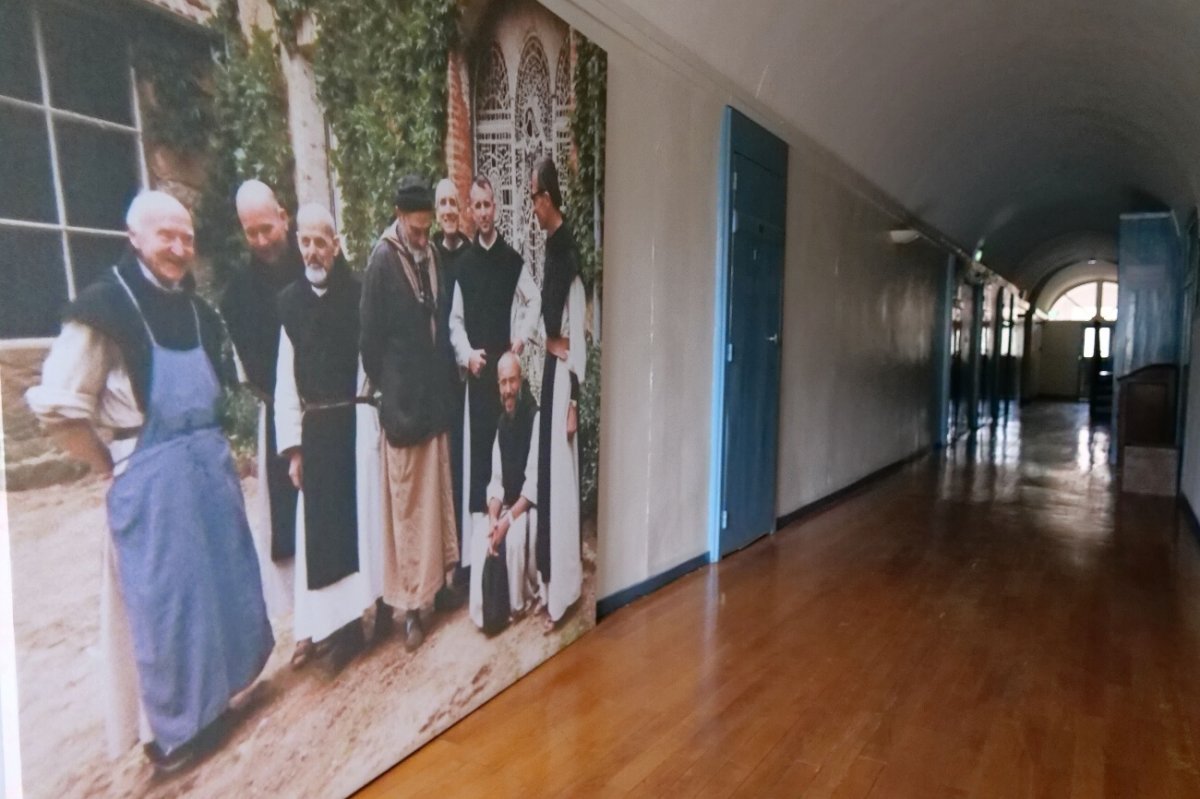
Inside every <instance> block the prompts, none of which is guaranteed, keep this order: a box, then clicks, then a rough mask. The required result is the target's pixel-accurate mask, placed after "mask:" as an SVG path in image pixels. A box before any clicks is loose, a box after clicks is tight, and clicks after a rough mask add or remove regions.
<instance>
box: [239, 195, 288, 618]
mask: <svg viewBox="0 0 1200 799" xmlns="http://www.w3.org/2000/svg"><path fill="white" fill-rule="evenodd" d="M236 202H237V215H238V221H240V222H241V225H242V232H243V233H244V234H245V237H246V248H247V250H248V251H249V258H248V259H247V262H246V263H245V264H244V265H243V266H241V267H240V268H239V269H238V270H237V271H236V272H235V273H234V274H233V275H232V276H231V277H230V279H229V285H228V286H227V287H226V289H225V293H224V295H223V297H222V299H221V315H222V316H223V317H225V324H226V325H227V326H228V328H229V336H230V338H232V339H233V347H234V352H235V353H236V355H237V362H238V366H239V367H240V368H239V370H238V371H239V376H240V378H241V381H242V383H243V385H245V386H246V387H248V388H249V389H250V391H251V392H252V393H253V394H254V396H255V397H256V398H257V399H258V400H259V412H258V479H259V482H258V484H259V486H260V487H261V490H260V491H259V494H258V497H259V500H258V505H257V506H256V508H255V513H254V516H255V520H256V524H255V528H256V530H255V535H256V537H255V546H256V547H257V549H258V556H259V562H260V564H261V566H262V582H263V589H264V591H265V593H266V600H267V610H268V612H269V613H270V615H271V617H272V618H276V619H277V618H279V617H281V616H284V615H286V614H287V613H290V612H291V611H292V609H293V606H292V585H293V582H294V574H293V556H294V555H295V552H296V489H295V486H293V485H292V481H291V480H290V479H289V478H288V463H287V461H286V460H285V459H284V458H281V457H279V455H278V447H277V446H276V443H275V410H274V406H273V400H272V398H273V397H274V395H275V366H276V362H277V360H278V357H279V314H278V311H277V309H276V300H277V297H278V295H279V292H280V291H282V290H283V289H284V288H285V287H287V286H289V285H291V284H292V283H294V282H295V281H297V280H299V279H301V278H302V277H303V276H304V262H303V260H302V259H301V257H300V251H299V249H298V248H297V245H296V238H295V236H294V235H292V233H291V225H290V221H289V219H288V214H287V211H286V210H284V208H283V207H282V206H281V205H280V204H279V201H278V200H277V199H276V197H275V192H274V191H273V190H272V189H271V187H270V186H268V185H267V184H265V183H263V182H262V181H261V180H247V181H246V182H245V183H243V184H242V185H241V186H240V187H239V188H238V192H237V200H236Z"/></svg>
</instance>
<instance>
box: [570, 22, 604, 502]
mask: <svg viewBox="0 0 1200 799" xmlns="http://www.w3.org/2000/svg"><path fill="white" fill-rule="evenodd" d="M571 42H572V45H573V47H574V48H575V70H574V75H573V76H572V79H573V81H572V82H573V83H574V89H575V107H574V108H573V109H572V111H571V136H572V138H573V139H574V140H575V156H576V158H575V164H574V166H575V169H572V170H568V174H567V180H566V185H565V187H564V189H565V192H564V193H565V197H564V203H563V204H564V208H563V210H564V215H565V216H566V218H567V221H568V222H569V223H570V225H571V229H572V230H573V231H574V232H575V241H576V243H577V244H578V246H579V258H580V277H581V278H582V279H583V283H584V287H585V288H586V289H587V291H588V293H589V294H590V295H592V296H594V297H599V296H600V292H601V291H602V288H603V282H604V281H603V276H604V271H603V264H604V262H603V258H604V253H603V251H602V248H601V233H602V229H601V225H602V223H603V220H604V132H605V125H604V123H605V118H606V109H607V88H608V56H607V54H605V52H604V51H603V50H602V49H600V47H598V46H597V45H595V44H593V43H592V42H590V41H588V40H587V39H586V38H584V37H583V36H581V35H579V34H578V33H576V32H575V31H574V30H572V31H571ZM593 307H594V308H597V309H598V308H599V306H598V305H594V306H593ZM579 466H580V474H579V491H580V505H581V510H582V512H583V515H584V517H585V518H587V517H590V516H591V515H592V514H593V513H594V512H595V510H596V505H597V501H598V499H599V497H598V491H599V484H600V342H599V341H590V340H589V341H588V363H587V380H585V381H584V383H583V386H582V388H581V391H580V399H579Z"/></svg>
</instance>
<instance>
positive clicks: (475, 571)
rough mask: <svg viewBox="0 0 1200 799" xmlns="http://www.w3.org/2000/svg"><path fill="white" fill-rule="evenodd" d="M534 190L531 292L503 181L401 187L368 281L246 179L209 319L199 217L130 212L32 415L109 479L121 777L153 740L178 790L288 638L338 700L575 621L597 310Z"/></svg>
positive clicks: (313, 217)
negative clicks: (252, 422) (240, 438)
mask: <svg viewBox="0 0 1200 799" xmlns="http://www.w3.org/2000/svg"><path fill="white" fill-rule="evenodd" d="M529 186H530V188H529V192H530V197H529V202H530V203H531V205H532V209H533V213H534V216H535V218H536V220H537V226H538V227H539V228H540V229H541V231H543V232H544V235H545V237H546V238H545V262H544V268H543V269H542V270H541V274H540V280H539V279H538V277H539V276H538V275H537V274H536V270H535V269H534V268H533V265H532V264H531V263H529V262H528V261H527V259H526V257H524V256H523V255H522V254H521V253H520V252H519V251H518V250H517V249H515V248H514V247H513V245H512V244H511V243H510V242H507V241H505V240H504V237H503V236H502V235H501V233H500V231H499V229H498V228H497V224H496V216H497V208H496V189H495V188H494V187H493V186H492V183H491V182H490V181H489V179H488V178H487V177H486V176H477V177H475V178H474V179H473V180H472V182H471V184H470V187H469V191H467V193H466V195H467V196H465V197H463V196H461V195H460V190H459V187H457V186H456V185H455V184H454V183H453V182H452V181H450V180H449V179H446V180H443V181H441V182H440V183H438V184H436V186H434V185H431V182H430V181H427V180H424V179H423V178H420V177H417V176H406V177H401V178H399V179H398V180H397V182H396V186H395V192H394V197H393V206H394V218H393V219H392V220H391V221H390V223H389V224H388V225H387V226H386V227H385V228H384V229H383V230H382V231H381V232H380V234H379V237H378V239H377V241H376V242H375V244H374V246H373V248H372V249H371V251H370V253H369V254H367V255H366V257H365V258H364V259H362V260H361V262H359V263H354V264H352V263H351V262H350V261H349V260H348V258H347V255H346V253H345V252H344V251H343V246H342V239H341V237H340V236H339V232H338V224H337V221H336V218H335V215H334V214H333V213H332V211H331V209H330V208H328V207H326V206H323V205H320V204H312V203H309V204H302V205H300V207H299V208H296V209H294V210H293V209H289V208H285V207H283V206H282V205H281V203H280V201H279V200H278V198H277V196H276V194H275V192H274V190H273V189H272V187H270V186H268V185H267V184H265V183H263V182H260V181H258V180H248V181H246V182H245V183H243V184H242V185H241V186H240V187H239V188H238V191H237V194H236V198H235V200H234V202H235V203H236V211H237V217H238V220H239V222H240V223H241V228H242V232H243V233H244V236H245V244H246V249H247V251H248V258H247V259H246V263H245V264H244V265H240V266H239V267H238V268H237V269H236V271H233V272H232V273H231V274H230V275H229V279H228V280H227V281H226V285H225V286H224V290H223V293H222V294H221V297H220V300H219V302H217V303H215V307H214V305H210V304H209V303H208V302H206V300H205V299H204V298H203V297H202V296H201V295H200V294H199V293H198V292H197V280H196V276H195V264H196V251H195V238H194V237H195V233H194V228H193V221H192V214H191V212H190V211H189V209H188V208H187V207H185V206H184V205H183V204H182V203H181V202H180V201H179V200H177V199H175V198H174V197H173V196H171V195H170V194H167V193H165V192H162V191H143V192H141V193H140V194H138V195H137V196H136V197H135V198H134V199H133V200H132V202H131V204H130V205H129V208H128V211H127V215H126V227H127V229H128V234H129V244H130V247H129V248H128V251H127V253H126V255H125V256H124V257H123V258H122V259H121V260H120V261H119V262H118V263H117V264H115V265H114V266H113V267H112V269H111V270H109V271H107V272H105V273H104V274H103V275H102V276H101V277H100V278H98V279H97V280H96V281H95V282H94V283H92V284H91V285H90V286H88V287H87V288H86V289H84V290H83V291H81V292H80V293H79V295H78V296H77V297H76V299H75V300H74V301H73V302H72V303H71V304H70V306H69V307H68V308H67V310H66V312H65V314H64V317H63V325H62V329H61V333H60V334H59V336H58V337H57V338H56V339H55V340H54V343H53V344H52V346H51V348H50V351H49V354H48V356H47V358H46V361H45V363H44V366H43V369H42V374H41V378H40V382H39V383H38V384H37V385H34V386H33V387H32V388H30V389H29V390H28V392H27V393H26V395H25V396H26V401H27V402H28V404H29V406H30V407H31V409H32V410H33V411H34V413H35V414H36V415H37V416H38V418H39V419H40V420H41V422H42V423H43V425H44V426H45V427H46V429H47V430H48V431H49V432H50V433H51V435H52V436H53V438H54V440H55V441H56V442H57V443H58V444H59V445H60V446H61V447H62V448H63V449H64V450H65V451H66V452H68V453H69V454H71V455H72V456H74V457H77V458H79V459H81V460H83V461H85V462H87V463H88V464H89V465H90V466H91V467H92V469H93V471H94V472H96V473H97V474H99V475H102V476H103V477H104V478H106V479H109V480H111V483H110V485H109V487H108V492H107V498H106V517H107V526H108V530H107V534H106V536H105V544H104V547H103V552H104V555H103V564H102V583H101V585H102V587H101V597H100V616H101V625H100V638H101V641H100V646H99V650H100V651H101V653H102V660H103V666H104V669H103V670H104V672H105V678H106V681H105V705H106V731H107V734H108V743H109V752H110V754H111V755H112V756H114V757H115V756H118V755H119V754H120V753H121V752H124V751H126V750H128V749H129V747H130V746H132V745H134V744H135V743H139V742H140V743H141V744H142V746H143V748H144V751H145V754H146V757H147V758H148V759H149V760H150V761H151V762H152V763H153V764H154V766H155V768H156V770H157V771H159V772H160V773H164V774H170V773H173V772H175V771H178V770H179V769H181V768H183V767H185V766H186V765H188V764H189V763H191V762H192V761H194V760H195V759H196V758H197V757H198V756H199V755H200V754H201V753H202V752H204V751H206V750H210V749H211V748H212V747H213V746H214V745H216V744H217V743H219V742H220V740H221V739H222V737H223V735H224V734H225V726H226V725H227V718H228V716H229V713H230V710H231V708H235V709H236V708H237V706H238V703H239V702H242V701H244V697H245V696H246V695H247V694H249V693H250V691H251V689H252V688H253V686H254V685H255V683H256V681H258V680H259V677H260V675H261V674H262V673H263V670H264V667H265V666H266V664H267V660H268V658H269V657H270V656H271V654H272V652H273V650H274V649H275V641H276V636H277V635H279V634H280V633H281V630H280V628H279V625H280V624H287V623H288V622H289V621H290V624H291V625H292V628H291V629H290V630H287V633H289V634H290V637H291V638H292V640H294V641H295V648H294V650H293V651H291V653H290V667H291V668H295V669H303V668H307V667H310V666H311V665H312V664H319V665H320V667H321V668H322V669H323V670H325V671H326V672H327V673H331V674H337V673H339V672H341V671H342V670H343V669H344V668H345V667H346V666H347V665H348V664H349V663H351V662H352V661H353V660H354V658H355V657H356V655H358V654H359V653H360V652H362V651H363V650H364V648H366V647H368V646H371V647H376V646H383V647H387V646H395V648H396V652H397V655H398V656H402V655H403V653H404V652H405V651H407V652H410V653H411V652H417V651H418V650H419V649H420V648H421V647H422V644H423V643H424V641H425V638H426V636H427V635H428V634H430V632H431V630H432V629H433V627H434V626H435V624H436V622H437V618H438V616H439V614H448V613H452V612H455V611H457V612H459V613H461V609H462V608H463V606H465V607H466V615H467V616H468V617H469V618H470V620H471V622H473V624H474V625H475V626H476V627H478V628H479V630H480V633H479V634H480V635H484V636H493V635H496V634H498V633H500V632H501V631H503V630H504V629H505V628H506V627H507V626H508V625H510V624H512V623H513V622H514V621H516V620H522V619H526V620H528V621H527V623H529V624H537V625H539V626H541V627H542V628H543V630H544V632H545V633H546V634H548V635H552V634H554V633H555V632H556V631H557V630H559V629H560V628H561V627H562V626H563V624H564V622H565V621H566V620H568V619H570V618H571V617H572V615H573V614H575V613H577V612H579V610H578V609H579V608H580V606H581V605H582V604H583V603H581V601H580V599H581V596H582V583H583V571H584V570H583V558H582V552H581V520H580V465H579V442H578V437H577V435H576V432H577V430H578V428H579V422H580V419H579V396H580V386H581V384H582V383H583V381H584V379H585V364H586V363H587V351H586V347H587V345H586V341H585V318H586V314H587V308H586V299H585V291H584V286H583V282H582V279H581V277H580V258H579V251H578V247H577V243H576V242H575V240H574V238H573V233H572V230H571V228H570V226H569V225H568V224H567V223H566V221H565V219H564V216H563V196H562V189H561V187H560V184H559V176H558V172H557V170H556V168H555V165H554V162H553V160H551V159H549V158H543V159H540V160H538V161H537V162H536V163H534V164H533V166H532V170H531V175H530V182H529ZM468 217H469V219H470V224H466V221H467V219H468ZM465 230H473V232H474V237H473V238H469V237H468V236H467V235H466V234H465V232H464V231H465ZM230 345H232V346H230ZM531 364H533V365H534V366H535V368H536V370H537V371H539V372H540V381H536V382H537V383H538V384H539V385H538V387H537V389H536V396H535V395H534V389H531V388H530V380H529V377H530V376H529V375H527V374H526V372H527V371H531V370H530V366H531ZM238 384H240V385H242V386H244V387H245V389H247V390H249V391H250V392H252V393H253V395H254V396H255V397H256V398H257V400H258V426H257V435H258V448H257V458H256V460H255V462H256V465H257V476H258V480H257V485H258V490H257V491H256V492H252V495H251V499H250V501H249V504H248V501H247V498H246V497H247V494H246V493H245V492H244V491H243V486H242V480H241V478H240V476H239V472H238V469H237V465H236V463H235V459H234V457H233V452H232V449H231V446H230V443H229V440H228V438H227V435H226V432H225V430H224V428H223V426H222V420H223V401H224V399H225V398H226V397H227V396H228V395H229V391H230V390H231V389H233V388H234V387H235V386H237V385H238ZM252 521H253V524H252V523H251V522H252ZM464 624H465V621H464ZM471 635H473V633H472V634H471ZM284 657H285V658H286V657H287V654H286V653H285V655H284Z"/></svg>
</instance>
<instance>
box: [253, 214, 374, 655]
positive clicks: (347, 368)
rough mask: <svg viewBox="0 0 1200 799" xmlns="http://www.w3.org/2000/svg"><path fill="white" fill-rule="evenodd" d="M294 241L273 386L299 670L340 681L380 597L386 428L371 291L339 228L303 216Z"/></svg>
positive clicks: (328, 219)
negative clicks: (368, 341)
mask: <svg viewBox="0 0 1200 799" xmlns="http://www.w3.org/2000/svg"><path fill="white" fill-rule="evenodd" d="M296 236H297V240H298V241H299V244H300V252H301V255H302V256H303V258H304V277H302V278H301V279H299V280H297V281H296V282H295V283H293V284H292V285H290V286H288V287H287V288H286V289H284V290H283V291H282V292H281V293H280V295H279V318H280V320H281V321H282V323H283V332H282V333H281V335H280V339H279V364H278V368H277V369H276V374H277V379H276V382H275V424H276V439H277V440H278V442H279V452H280V454H281V455H283V456H285V457H286V458H287V460H288V464H289V469H288V471H289V474H290V476H291V479H292V483H293V485H295V487H296V488H297V489H299V490H300V499H301V501H300V508H301V513H300V516H299V518H298V519H297V522H296V578H295V579H296V583H295V606H296V612H295V615H294V616H293V623H294V625H295V637H296V641H297V650H296V654H295V655H294V656H293V659H292V663H293V665H294V666H300V665H303V663H304V662H306V661H307V660H309V659H310V658H311V657H313V656H319V655H325V654H328V656H329V663H330V665H331V666H332V668H333V670H334V671H337V670H340V669H341V668H342V667H343V666H345V665H346V663H347V662H349V660H350V659H351V658H352V657H353V656H354V654H355V653H357V652H358V650H359V649H361V648H362V645H363V643H364V640H363V628H362V623H361V622H362V615H363V612H364V611H365V610H366V609H367V608H368V607H370V606H371V604H372V603H373V602H374V601H375V600H376V599H377V598H378V597H379V594H380V590H381V589H380V587H379V586H378V582H379V581H378V580H375V579H373V578H372V575H373V573H374V570H373V569H372V567H373V566H374V565H376V564H378V562H379V557H378V553H377V549H378V545H379V541H380V536H381V529H380V526H381V522H382V519H381V515H382V507H383V506H382V501H381V498H380V496H379V491H378V488H376V489H375V490H372V486H376V487H377V486H378V485H379V484H380V481H381V477H380V463H379V443H380V432H379V420H378V417H377V415H376V411H375V408H374V407H372V406H371V404H370V401H369V396H368V390H367V386H366V378H365V375H364V374H363V371H362V366H361V363H360V360H359V357H358V333H359V301H360V298H361V296H362V288H361V285H360V283H359V281H358V279H357V278H356V277H355V276H354V275H353V274H352V273H351V272H350V267H349V266H348V265H347V264H346V262H345V259H343V258H342V257H341V242H340V239H339V237H338V234H337V230H336V227H335V225H334V221H333V216H332V215H331V214H330V213H329V211H328V210H326V209H325V208H323V207H321V206H320V205H315V204H310V205H305V206H303V207H301V208H300V210H299V211H297V213H296ZM376 618H377V619H379V618H381V617H380V616H378V615H377V616H376Z"/></svg>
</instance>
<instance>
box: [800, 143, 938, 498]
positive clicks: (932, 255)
mask: <svg viewBox="0 0 1200 799" xmlns="http://www.w3.org/2000/svg"><path fill="white" fill-rule="evenodd" d="M792 163H793V165H794V166H793V168H792V174H791V176H790V197H789V207H788V231H787V235H788V243H787V266H786V273H785V278H784V322H783V329H784V343H783V378H782V382H783V385H782V397H781V403H780V406H781V413H780V429H779V478H778V495H777V508H778V514H779V515H783V514H786V513H788V512H789V511H792V510H795V509H796V508H799V507H802V506H804V505H806V504H808V503H810V502H812V501H814V500H817V499H820V498H821V497H823V496H825V495H827V494H829V493H831V492H833V491H836V490H838V489H840V488H843V487H845V486H847V485H849V484H851V483H853V482H855V481H856V480H858V479H860V478H862V477H864V476H865V475H868V474H870V473H871V472H873V471H875V470H877V469H880V468H882V467H884V466H887V465H889V464H891V463H894V462H896V461H898V460H900V459H902V458H904V457H906V456H908V455H910V454H912V453H913V452H915V451H917V450H919V449H920V448H922V447H924V446H927V445H928V444H929V443H930V434H931V429H932V419H931V414H932V412H933V408H932V402H933V397H934V380H935V375H934V371H933V360H932V358H933V350H934V331H935V324H936V314H937V298H938V292H939V290H940V284H941V277H942V269H943V268H944V264H945V261H946V255H945V253H944V252H941V251H940V250H937V249H935V248H934V247H932V246H930V245H928V244H925V243H924V242H916V243H913V244H908V245H903V246H896V245H893V244H891V243H890V242H889V241H888V239H887V231H888V229H889V228H890V227H892V226H894V225H893V221H894V220H892V219H891V217H890V216H889V215H888V214H886V213H885V212H883V211H882V210H880V209H879V208H878V207H876V206H875V205H873V204H872V203H871V202H869V201H867V200H866V199H864V198H862V197H861V196H859V195H857V194H856V193H854V192H852V191H850V190H848V189H847V188H846V186H845V185H843V184H842V183H841V182H840V181H839V180H838V179H837V178H836V176H831V175H828V174H823V173H822V172H820V171H817V170H814V169H813V168H812V167H811V166H809V165H806V164H805V163H804V160H803V158H794V159H793V162H792Z"/></svg>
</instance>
